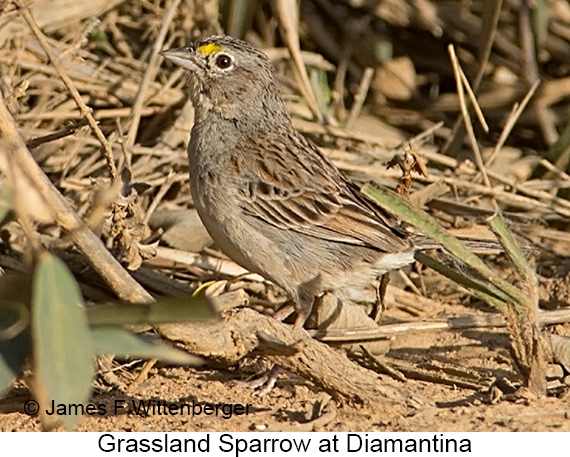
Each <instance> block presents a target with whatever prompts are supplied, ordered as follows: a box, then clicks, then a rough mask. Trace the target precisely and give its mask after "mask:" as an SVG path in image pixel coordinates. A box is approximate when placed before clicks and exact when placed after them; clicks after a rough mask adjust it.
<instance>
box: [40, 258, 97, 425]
mask: <svg viewBox="0 0 570 457" xmlns="http://www.w3.org/2000/svg"><path fill="white" fill-rule="evenodd" d="M32 331H33V342H34V356H35V360H34V361H35V368H36V381H37V386H36V387H37V388H38V389H41V393H42V395H40V398H42V399H44V398H45V399H49V400H53V401H54V402H55V403H56V404H60V403H61V404H66V405H69V404H83V403H85V402H86V401H87V399H88V398H89V393H90V391H91V382H92V379H93V376H94V374H95V370H94V354H93V350H92V341H91V338H90V336H89V326H88V324H87V316H86V312H85V308H84V307H83V302H82V299H81V295H80V292H79V287H78V286H77V283H76V282H75V279H74V278H73V276H72V274H71V272H70V271H69V269H68V268H67V266H66V265H65V264H64V263H63V262H62V261H61V260H60V259H59V258H57V257H55V256H53V255H51V254H49V253H47V252H44V253H42V254H40V256H39V259H38V263H37V266H36V272H35V280H34V286H33V293H32ZM60 418H61V420H62V421H63V423H64V425H65V426H66V427H67V428H73V427H74V426H75V424H76V423H77V420H78V417H77V416H76V415H65V416H61V417H60Z"/></svg>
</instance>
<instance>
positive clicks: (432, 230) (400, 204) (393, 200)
mask: <svg viewBox="0 0 570 457" xmlns="http://www.w3.org/2000/svg"><path fill="white" fill-rule="evenodd" d="M362 191H363V192H364V193H365V194H366V195H369V196H370V197H371V198H373V199H374V200H375V201H376V202H377V203H378V204H379V205H380V206H382V207H383V208H384V209H386V210H387V211H389V212H391V213H392V214H394V215H395V216H396V217H398V218H399V219H401V220H403V221H404V222H406V223H408V224H411V225H413V226H414V227H417V228H419V229H421V230H422V231H423V232H424V233H426V234H427V235H428V236H429V237H431V238H432V239H434V240H435V241H437V242H438V243H439V244H441V246H442V247H444V248H445V249H447V250H448V251H449V252H450V253H451V254H453V255H455V256H456V257H457V258H458V259H461V261H462V262H464V263H465V264H467V265H468V266H469V267H470V268H472V269H473V270H474V271H475V272H476V273H477V274H478V275H479V276H480V277H481V279H483V280H484V281H488V282H489V283H491V284H492V285H493V286H494V287H496V288H497V289H500V290H502V291H504V292H505V294H507V295H508V297H509V298H510V301H511V302H513V304H515V305H520V304H523V303H524V302H525V297H524V294H523V293H522V292H521V291H520V290H518V289H517V288H516V287H514V286H513V285H512V284H509V283H508V282H506V281H505V280H503V279H502V278H500V277H499V276H497V275H495V274H494V273H493V272H492V271H491V270H490V269H489V268H488V267H487V265H485V263H484V262H483V261H482V260H481V259H480V258H479V257H477V256H476V255H475V254H473V253H472V252H471V251H470V250H469V249H467V248H466V247H465V246H464V245H463V244H462V243H461V242H460V241H459V240H458V239H457V238H455V237H454V236H453V235H451V234H449V233H448V232H447V230H445V229H444V228H443V227H442V226H441V225H440V224H439V223H438V222H437V221H436V220H435V219H434V218H432V217H431V216H430V215H429V214H427V213H425V212H424V211H421V210H419V209H417V208H416V207H414V206H413V205H412V204H411V203H410V202H409V201H408V200H406V199H405V198H403V197H402V196H400V195H398V194H396V193H395V192H393V191H391V190H389V189H385V188H380V187H376V186H373V185H370V184H368V185H366V186H365V187H364V188H363V189H362Z"/></svg>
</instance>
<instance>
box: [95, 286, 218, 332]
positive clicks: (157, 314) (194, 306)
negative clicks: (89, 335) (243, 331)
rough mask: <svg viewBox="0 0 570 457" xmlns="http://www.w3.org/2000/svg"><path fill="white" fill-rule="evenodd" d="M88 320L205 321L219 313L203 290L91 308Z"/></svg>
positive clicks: (131, 322)
mask: <svg viewBox="0 0 570 457" xmlns="http://www.w3.org/2000/svg"><path fill="white" fill-rule="evenodd" d="M87 314H88V318H89V323H90V325H92V326H96V325H136V324H150V325H158V324H167V323H172V322H184V321H193V322H196V321H205V320H212V319H215V318H216V317H218V314H217V312H216V311H215V310H214V308H213V307H212V305H211V304H210V302H209V300H208V299H207V298H206V297H205V296H204V294H203V293H199V294H196V295H194V296H179V297H168V298H162V299H160V300H158V301H156V302H155V303H150V304H144V305H123V304H116V305H105V306H96V307H93V308H88V310H87Z"/></svg>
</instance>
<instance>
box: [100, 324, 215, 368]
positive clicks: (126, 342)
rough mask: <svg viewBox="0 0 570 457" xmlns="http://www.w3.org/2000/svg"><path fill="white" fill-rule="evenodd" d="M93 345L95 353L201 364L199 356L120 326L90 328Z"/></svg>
mask: <svg viewBox="0 0 570 457" xmlns="http://www.w3.org/2000/svg"><path fill="white" fill-rule="evenodd" d="M91 336H92V338H93V347H94V350H95V352H96V353H97V354H115V355H118V356H122V357H129V358H134V357H141V358H147V359H159V360H162V361H165V362H170V363H176V364H185V365H202V364H203V363H204V362H203V360H202V359H201V358H199V357H196V356H194V355H191V354H188V353H187V352H185V351H182V350H181V349H177V348H174V347H171V346H168V345H166V344H164V343H162V342H161V341H160V340H150V339H148V338H145V337H141V336H137V335H133V334H132V333H131V332H129V331H127V330H125V329H124V328H121V327H96V328H94V329H92V330H91Z"/></svg>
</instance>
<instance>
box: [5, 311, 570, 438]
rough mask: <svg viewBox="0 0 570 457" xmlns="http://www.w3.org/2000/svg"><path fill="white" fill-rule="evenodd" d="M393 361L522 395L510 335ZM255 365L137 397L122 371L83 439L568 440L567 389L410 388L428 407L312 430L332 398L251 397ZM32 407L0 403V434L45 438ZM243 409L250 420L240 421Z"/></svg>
mask: <svg viewBox="0 0 570 457" xmlns="http://www.w3.org/2000/svg"><path fill="white" fill-rule="evenodd" d="M441 312H445V313H446V314H447V315H452V314H453V313H454V312H456V313H459V312H461V313H463V314H465V308H464V307H461V306H455V307H452V306H449V305H448V306H446V307H445V309H444V308H443V307H442V308H440V309H439V310H437V309H432V310H430V313H429V314H430V315H432V316H436V315H438V314H440V313H441ZM388 314H389V315H390V313H388ZM391 314H397V312H396V311H395V312H393V313H391ZM388 356H389V357H387V359H386V360H387V361H390V360H392V361H395V360H407V361H409V362H412V363H413V364H414V365H416V366H422V365H425V364H426V363H430V364H433V363H437V362H439V363H440V364H442V365H446V366H448V367H449V366H451V367H456V369H457V370H461V369H465V370H468V369H472V370H474V371H476V372H478V373H479V375H480V376H481V378H488V380H489V383H491V381H492V380H493V379H494V380H497V379H499V380H502V384H503V386H502V387H501V389H502V390H504V391H508V389H507V388H505V387H504V386H505V385H507V386H508V385H511V384H512V385H513V386H514V387H516V386H517V382H518V380H519V379H520V377H519V375H518V374H517V370H516V368H515V367H514V366H513V362H512V358H511V357H510V355H509V351H508V337H507V334H506V333H505V332H504V329H484V330H464V331H453V332H451V331H444V332H423V333H417V332H416V333H406V334H402V335H399V336H397V337H395V338H393V339H392V341H391V350H390V352H389V353H388ZM251 365H252V366H247V365H244V366H242V367H239V368H238V367H235V368H234V369H232V370H231V371H230V370H219V369H209V368H206V369H193V368H185V367H171V366H160V365H158V366H156V367H154V368H153V369H152V370H151V371H150V373H149V375H148V377H147V378H146V380H144V381H143V382H141V383H140V384H138V385H137V386H136V387H133V386H134V385H133V383H132V379H134V378H135V377H136V375H137V374H138V372H139V371H140V369H141V367H142V363H140V364H138V365H135V366H131V367H128V366H126V365H125V366H124V367H123V368H122V369H121V370H118V371H117V374H118V376H119V377H120V378H121V379H122V380H123V381H126V382H125V384H124V387H123V388H118V387H102V383H101V382H98V387H97V388H96V389H95V393H94V395H93V397H92V398H91V403H92V404H94V405H96V406H97V407H99V408H104V410H105V414H104V415H99V414H97V413H96V414H93V415H91V416H90V415H87V414H86V415H85V417H83V419H82V420H81V421H80V423H79V426H78V428H77V430H79V431H139V432H140V431H154V432H158V431H291V430H299V431H310V430H315V431H336V432H341V431H342V432H346V431H386V432H388V431H408V432H410V431H414V432H420V431H440V432H446V431H449V432H451V431H454V432H458V431H463V432H465V431H487V432H488V431H501V432H506V431H537V432H538V431H540V432H544V431H567V432H568V431H570V395H569V394H568V388H567V387H563V386H562V387H560V386H559V387H558V388H554V389H549V392H550V395H549V396H548V397H547V398H543V399H535V398H530V397H526V398H525V397H524V396H520V395H519V396H518V398H517V397H516V396H513V395H511V396H509V394H508V393H505V394H503V395H501V394H500V392H501V389H497V388H490V389H489V388H484V389H480V390H479V391H476V390H474V389H467V388H461V387H457V386H453V385H451V386H448V385H443V384H441V383H436V382H428V381H420V380H412V379H409V380H407V381H405V382H398V386H399V387H400V388H401V389H402V390H404V391H406V392H408V393H410V394H411V395H412V396H414V397H415V398H417V399H420V400H421V401H423V404H421V405H415V406H414V407H407V408H406V409H404V410H402V409H401V408H398V409H397V410H396V409H394V410H393V411H392V410H390V409H386V408H382V409H380V408H378V407H377V405H362V404H354V403H352V404H351V403H349V402H346V401H340V402H335V401H333V400H331V403H330V404H329V405H331V406H332V407H329V410H328V414H326V415H325V414H323V415H322V416H321V417H320V418H319V419H316V420H312V419H311V414H312V411H313V408H314V406H315V404H316V403H318V402H319V401H322V400H323V398H324V397H325V398H329V397H328V396H326V395H324V394H323V392H320V391H319V390H318V389H317V388H315V386H314V385H312V384H310V383H309V382H307V381H305V380H303V379H302V378H300V377H298V376H294V375H291V376H286V375H281V377H280V378H279V380H278V382H277V385H276V387H275V388H274V389H273V390H272V391H271V392H270V393H269V394H267V395H266V396H264V397H258V396H256V395H254V394H253V393H252V390H250V389H249V388H245V387H241V386H238V385H235V383H234V382H233V381H234V380H237V379H245V378H246V377H248V376H250V375H251V374H252V373H253V372H254V371H255V370H256V369H259V367H258V365H257V364H255V363H253V364H251ZM550 368H551V369H550V370H549V372H553V373H555V374H553V375H552V376H555V375H556V373H558V375H559V374H560V373H559V372H560V371H561V370H560V368H559V367H557V366H551V367H550ZM128 379H130V380H131V381H127V380H128ZM567 379H568V378H566V380H567ZM551 384H552V382H551ZM551 384H550V385H551ZM513 390H514V388H513ZM497 393H499V394H497ZM29 400H32V397H31V395H30V394H29V391H28V390H27V388H26V387H25V386H24V385H23V384H22V383H20V384H19V385H18V386H17V387H15V388H14V389H13V390H12V391H11V392H10V393H9V394H8V395H7V396H6V397H5V398H4V399H3V400H2V401H1V402H0V431H3V432H5V431H39V430H41V426H40V421H39V419H38V417H37V416H32V417H30V416H29V415H27V414H25V412H24V405H25V403H26V402H27V401H29ZM161 400H163V401H165V402H167V404H169V405H172V404H174V405H179V406H180V405H183V404H186V405H190V407H192V405H194V404H199V405H201V406H202V407H203V406H204V404H213V405H215V404H218V403H221V404H233V405H234V408H233V410H232V411H236V412H241V413H242V414H233V415H232V416H231V417H227V418H224V414H223V412H222V411H220V410H218V415H217V416H216V415H215V414H213V413H210V415H205V414H204V413H202V414H194V415H192V414H187V413H186V412H182V413H180V412H177V411H175V410H172V411H173V412H172V413H165V412H164V409H162V410H160V403H159V401H161ZM141 401H144V402H147V404H148V402H149V401H153V402H154V404H155V405H158V408H155V410H154V412H153V411H149V413H148V414H144V412H143V411H142V410H141V409H138V411H137V408H140V405H141V403H140V402H141ZM248 404H249V405H250V406H247V405H248ZM101 405H102V406H101ZM115 405H117V408H116V409H115ZM239 405H242V406H243V410H240V408H241V407H240V406H239ZM94 408H95V407H94ZM196 408H197V407H196ZM196 408H195V409H194V411H197V409H196ZM246 408H247V413H248V414H243V413H244V412H245V409H246ZM325 416H326V418H325ZM58 429H62V428H61V427H60V428H58Z"/></svg>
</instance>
